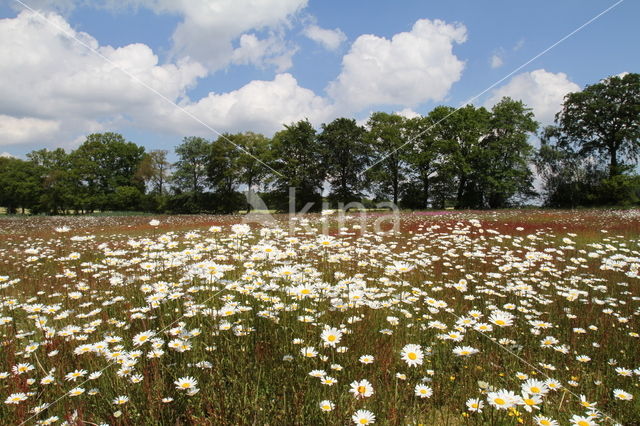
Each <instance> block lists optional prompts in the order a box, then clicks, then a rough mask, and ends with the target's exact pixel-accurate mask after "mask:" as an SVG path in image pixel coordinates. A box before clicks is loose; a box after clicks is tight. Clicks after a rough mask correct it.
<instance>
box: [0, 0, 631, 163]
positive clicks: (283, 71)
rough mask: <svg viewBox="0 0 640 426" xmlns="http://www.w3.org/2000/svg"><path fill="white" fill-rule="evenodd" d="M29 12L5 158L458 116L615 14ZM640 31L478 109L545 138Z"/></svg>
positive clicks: (82, 7) (162, 2)
mask: <svg viewBox="0 0 640 426" xmlns="http://www.w3.org/2000/svg"><path fill="white" fill-rule="evenodd" d="M21 2H23V3H24V4H25V5H27V6H28V8H25V6H23V5H21V4H20V3H19V2H16V1H14V0H3V1H2V2H0V55H1V56H2V58H3V63H2V65H1V66H0V153H3V152H4V153H8V154H11V155H15V156H24V154H25V153H27V152H29V151H31V150H33V149H39V148H54V147H59V146H60V147H64V148H66V149H72V148H74V147H75V146H77V145H78V144H79V143H81V142H82V141H83V140H84V137H85V136H86V135H87V134H89V133H92V132H101V131H117V132H121V133H123V134H124V136H125V137H126V138H127V139H129V140H131V141H134V142H136V143H139V144H141V145H144V146H145V147H147V148H148V149H155V148H162V149H168V150H170V151H171V150H172V149H173V147H175V146H176V145H177V144H179V143H180V140H181V138H182V137H183V136H188V135H200V136H205V137H208V138H211V139H214V138H215V137H216V134H215V131H218V132H237V131H246V130H251V131H257V132H262V133H265V134H267V135H269V136H270V135H271V134H273V132H274V131H277V130H278V129H280V128H282V125H283V123H285V124H286V123H290V122H292V121H295V120H298V119H302V118H309V119H310V120H311V121H312V123H313V124H314V125H316V126H319V125H320V124H321V123H323V122H329V121H331V120H333V119H334V118H337V117H341V116H347V117H353V118H356V119H358V120H359V121H360V122H365V121H366V118H367V117H368V115H369V114H370V113H371V112H373V111H378V110H384V111H389V112H398V113H400V114H404V115H407V116H412V115H415V114H426V113H428V112H429V111H430V110H431V109H432V108H433V107H434V106H436V105H440V104H446V105H453V106H458V105H460V104H461V103H462V102H465V101H466V100H468V99H469V98H471V97H473V96H475V95H477V94H479V93H481V92H483V91H484V90H485V89H487V88H488V87H489V86H491V85H492V84H494V83H495V82H496V81H499V80H501V79H503V78H504V77H505V76H508V75H509V74H511V73H512V72H513V71H514V70H515V69H516V68H518V67H519V66H521V65H522V64H524V63H526V62H527V61H529V60H530V59H531V58H533V57H534V56H535V55H537V54H539V53H540V52H542V51H543V50H545V49H547V48H548V47H549V46H551V45H552V44H554V43H555V42H557V41H558V40H560V39H561V38H562V37H564V36H566V35H567V34H569V33H570V32H571V31H573V30H575V29H576V28H578V27H579V26H581V25H583V24H584V23H585V22H587V21H588V20H590V19H591V18H593V17H594V16H596V15H598V14H599V13H601V12H602V11H604V10H605V9H607V8H608V7H610V6H612V5H614V4H616V2H615V1H585V0H567V1H562V2H557V1H538V2H513V1H491V2H478V1H451V2H433V1H424V0H422V1H413V0H407V1H401V2H389V1H383V0H349V1H337V0H323V1H319V0H273V1H270V0H261V1H258V0H253V1H252V0H247V1H241V0H237V1H233V2H232V1H224V0H126V1H123V0H118V1H116V0H101V1H86V0H50V1H43V0H21ZM29 8H31V9H33V10H34V11H37V13H36V12H34V11H31V10H28V9H29ZM638 16H640V3H639V2H636V1H632V0H625V1H623V2H621V3H620V4H618V5H617V6H615V7H614V8H613V9H612V10H611V11H610V12H608V13H606V14H605V15H603V16H602V17H600V18H598V19H597V20H595V21H594V22H593V23H591V24H590V25H589V26H587V27H586V28H584V29H583V30H582V31H580V32H578V33H577V34H575V35H573V36H571V37H570V38H568V39H567V40H566V41H564V42H563V43H561V44H560V45H558V46H557V47H555V48H554V49H552V50H551V51H549V52H548V53H546V54H545V55H543V56H542V57H540V58H538V59H536V60H535V61H533V62H532V63H530V64H528V65H527V66H525V67H523V68H522V69H520V70H518V71H517V72H515V73H513V75H511V76H509V77H508V78H506V79H505V80H504V81H503V82H502V83H500V84H499V85H497V86H496V87H494V88H493V89H492V90H489V91H488V92H487V93H485V94H484V95H483V96H481V97H479V98H477V99H475V100H474V101H473V103H475V104H476V105H485V106H488V107H490V106H491V105H492V104H493V103H495V102H496V101H497V100H498V99H500V97H502V96H506V95H508V96H512V97H514V98H518V99H522V100H523V101H525V103H527V104H528V105H529V106H530V107H532V108H533V110H534V112H535V114H536V117H537V118H538V120H539V121H540V122H541V123H543V124H549V123H550V122H551V121H552V117H553V114H554V113H555V112H557V110H558V109H559V108H560V105H561V101H562V97H563V96H564V95H565V94H566V93H568V92H572V91H577V90H580V89H581V88H583V87H584V86H585V85H586V84H591V83H595V82H597V81H598V80H599V79H601V78H604V77H607V76H609V75H614V74H619V73H622V72H638V70H639V68H640V67H639V65H640V56H639V55H638V54H637V49H636V48H635V46H636V45H637V44H638V42H640V30H638V29H637V28H638V27H637V24H636V21H637V17H638ZM76 39H77V40H81V41H82V42H83V43H85V44H86V45H89V46H90V47H91V48H92V49H93V50H95V51H96V52H98V53H99V54H100V56H98V55H96V54H95V53H94V52H91V51H90V50H89V49H87V47H85V46H82V45H81V44H80V43H78V42H77V41H76ZM122 70H124V71H125V72H123V71H122ZM160 95H161V96H162V97H161V96H160ZM173 103H175V104H177V105H179V106H180V108H178V107H176V106H175V105H172V104H173ZM211 129H213V130H214V131H212V130H211Z"/></svg>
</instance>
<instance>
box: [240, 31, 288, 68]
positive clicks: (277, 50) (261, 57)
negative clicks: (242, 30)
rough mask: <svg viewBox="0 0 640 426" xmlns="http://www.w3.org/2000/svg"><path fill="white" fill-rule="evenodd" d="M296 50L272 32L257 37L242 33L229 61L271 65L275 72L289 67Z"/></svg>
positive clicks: (262, 66)
mask: <svg viewBox="0 0 640 426" xmlns="http://www.w3.org/2000/svg"><path fill="white" fill-rule="evenodd" d="M296 51H297V48H296V47H290V46H288V45H287V43H286V42H285V41H284V40H283V38H282V36H277V35H273V34H272V35H270V36H269V37H267V38H265V39H259V38H258V37H257V36H256V35H255V34H243V35H242V36H240V47H238V48H236V49H235V50H234V51H233V54H232V56H231V61H232V62H233V63H234V64H238V65H255V66H257V67H260V68H265V67H266V66H268V65H273V66H275V67H276V71H277V72H282V71H286V70H288V69H289V68H291V66H292V65H293V61H292V58H293V55H294V54H295V53H296Z"/></svg>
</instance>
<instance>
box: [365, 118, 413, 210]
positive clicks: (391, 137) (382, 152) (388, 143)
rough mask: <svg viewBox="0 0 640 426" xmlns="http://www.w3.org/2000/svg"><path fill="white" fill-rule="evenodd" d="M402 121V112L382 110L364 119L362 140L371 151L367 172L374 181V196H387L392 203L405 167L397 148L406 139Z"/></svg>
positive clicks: (394, 201) (396, 195)
mask: <svg viewBox="0 0 640 426" xmlns="http://www.w3.org/2000/svg"><path fill="white" fill-rule="evenodd" d="M403 124H404V118H403V117H402V116H400V115H396V114H388V113H386V112H374V113H373V114H371V117H369V120H368V121H367V126H368V127H369V131H368V132H367V136H366V138H367V139H366V140H367V143H368V144H369V145H370V146H371V147H372V149H373V151H374V156H373V160H374V162H373V167H372V168H371V169H370V170H369V172H368V175H369V177H370V178H371V180H372V181H373V182H374V183H375V186H376V188H375V190H376V192H377V194H378V196H381V197H386V196H391V199H392V201H393V203H394V204H396V205H397V204H398V198H399V196H400V184H401V183H402V180H403V179H404V173H405V170H406V165H405V163H404V161H403V155H402V151H401V149H402V148H403V145H404V144H405V141H406V139H405V137H404V135H403Z"/></svg>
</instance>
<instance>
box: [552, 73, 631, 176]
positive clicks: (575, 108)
mask: <svg viewBox="0 0 640 426" xmlns="http://www.w3.org/2000/svg"><path fill="white" fill-rule="evenodd" d="M556 123H557V124H558V126H559V128H560V131H561V138H560V143H562V144H565V145H566V144H571V145H575V146H576V147H577V148H578V152H579V153H580V154H582V155H584V156H588V155H591V154H595V155H599V156H602V157H605V158H607V159H608V163H609V177H610V178H612V177H614V176H616V175H619V174H621V173H622V171H623V162H624V161H625V160H629V161H634V162H635V161H636V160H637V159H638V155H639V154H640V143H639V140H640V74H626V75H624V76H612V77H609V78H606V79H604V80H602V81H600V82H599V83H596V84H593V85H590V86H587V87H585V89H584V90H583V91H581V92H576V93H570V94H568V95H567V96H566V97H565V101H564V105H563V107H562V110H561V111H560V112H559V113H558V114H557V115H556Z"/></svg>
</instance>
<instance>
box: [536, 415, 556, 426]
mask: <svg viewBox="0 0 640 426" xmlns="http://www.w3.org/2000/svg"><path fill="white" fill-rule="evenodd" d="M533 421H535V422H536V426H558V421H557V420H553V419H552V418H551V417H546V416H535V417H534V418H533Z"/></svg>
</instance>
